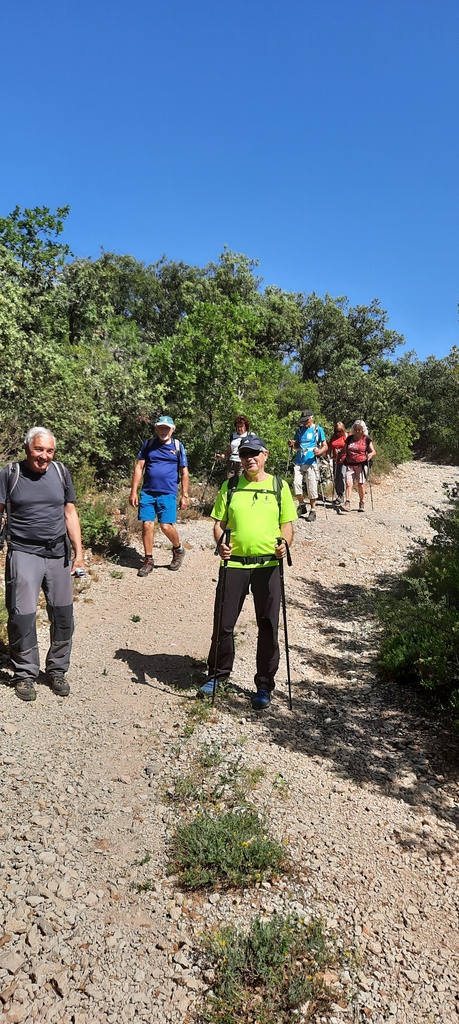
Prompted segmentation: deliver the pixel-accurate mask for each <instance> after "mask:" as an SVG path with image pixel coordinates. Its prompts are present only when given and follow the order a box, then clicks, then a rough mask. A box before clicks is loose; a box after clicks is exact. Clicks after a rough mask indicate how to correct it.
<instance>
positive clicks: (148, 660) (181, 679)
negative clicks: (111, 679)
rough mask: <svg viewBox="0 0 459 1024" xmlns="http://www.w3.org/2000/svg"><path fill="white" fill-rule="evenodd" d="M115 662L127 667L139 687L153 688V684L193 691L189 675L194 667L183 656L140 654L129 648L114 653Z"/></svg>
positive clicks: (190, 660) (190, 659)
mask: <svg viewBox="0 0 459 1024" xmlns="http://www.w3.org/2000/svg"><path fill="white" fill-rule="evenodd" d="M115 658H116V660H117V661H124V662H125V664H126V665H128V666H129V669H130V671H131V672H132V674H133V676H134V678H135V682H136V683H139V684H140V686H150V687H152V688H153V689H154V688H155V683H156V682H158V683H164V685H165V686H174V687H175V688H176V689H180V690H189V689H194V686H193V683H192V682H191V673H192V670H193V667H194V666H195V661H194V659H193V658H189V657H188V656H187V655H183V654H141V653H140V651H133V650H132V649H131V648H120V649H119V650H117V651H116V652H115Z"/></svg>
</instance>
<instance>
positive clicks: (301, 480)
mask: <svg viewBox="0 0 459 1024" xmlns="http://www.w3.org/2000/svg"><path fill="white" fill-rule="evenodd" d="M289 445H290V447H291V448H295V449H296V452H297V454H296V457H295V462H294V464H293V492H294V495H295V499H296V501H298V512H299V514H300V515H303V514H304V513H305V512H306V505H305V503H304V497H305V496H304V491H306V496H307V497H308V498H309V503H310V506H311V510H310V512H309V515H308V517H307V522H308V523H314V522H315V520H316V512H315V508H314V506H315V503H316V501H317V497H318V478H319V476H318V468H317V459H319V458H320V456H321V455H325V452H326V451H327V447H328V446H327V442H326V440H325V433H324V431H323V429H322V427H319V426H317V425H316V424H315V423H314V413H313V412H312V410H311V409H305V410H304V412H302V413H301V416H300V424H299V427H298V429H297V430H296V431H295V437H294V438H293V439H292V440H290V441H289Z"/></svg>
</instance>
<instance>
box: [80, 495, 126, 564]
mask: <svg viewBox="0 0 459 1024" xmlns="http://www.w3.org/2000/svg"><path fill="white" fill-rule="evenodd" d="M78 515H79V517H80V524H81V533H82V536H83V544H84V546H85V547H88V548H92V549H93V550H99V551H100V550H102V551H107V550H113V549H114V547H115V546H116V544H115V542H116V538H117V532H116V530H115V527H114V526H113V522H112V519H111V516H110V513H109V511H108V509H107V502H106V499H105V498H102V497H98V498H94V499H92V500H91V499H89V500H88V499H86V500H83V501H81V502H80V503H79V504H78Z"/></svg>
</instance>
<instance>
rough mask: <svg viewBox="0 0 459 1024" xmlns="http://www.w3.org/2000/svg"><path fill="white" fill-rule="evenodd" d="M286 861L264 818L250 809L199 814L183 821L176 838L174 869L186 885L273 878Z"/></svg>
mask: <svg viewBox="0 0 459 1024" xmlns="http://www.w3.org/2000/svg"><path fill="white" fill-rule="evenodd" d="M284 859H285V850H284V848H283V847H282V846H281V844H280V843H278V842H277V841H276V840H275V839H270V838H269V836H268V835H267V824H266V822H265V820H264V818H262V817H259V815H258V814H257V812H256V811H255V810H253V809H252V808H250V807H244V808H242V810H241V811H240V812H239V813H238V812H234V811H227V812H224V813H222V814H216V815H211V814H208V813H202V814H197V815H196V817H195V818H194V819H193V820H192V821H190V822H183V823H181V824H180V825H178V827H177V829H176V832H175V835H174V837H173V840H172V850H171V864H172V870H173V871H174V872H177V873H178V876H179V881H180V884H181V885H182V886H183V887H184V888H185V889H200V888H203V887H205V886H210V885H216V884H217V883H219V884H222V885H224V886H231V885H249V884H250V883H252V882H256V881H260V880H261V879H262V878H265V877H268V878H271V877H272V876H273V875H274V874H275V873H276V872H277V871H278V870H279V868H280V866H281V864H282V863H283V861H284Z"/></svg>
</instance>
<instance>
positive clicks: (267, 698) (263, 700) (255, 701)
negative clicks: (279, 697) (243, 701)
mask: <svg viewBox="0 0 459 1024" xmlns="http://www.w3.org/2000/svg"><path fill="white" fill-rule="evenodd" d="M250 699H251V702H252V707H253V710H254V711H266V708H269V705H270V704H271V694H270V692H269V690H257V692H256V693H254V694H253V696H252V697H251V698H250Z"/></svg>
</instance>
